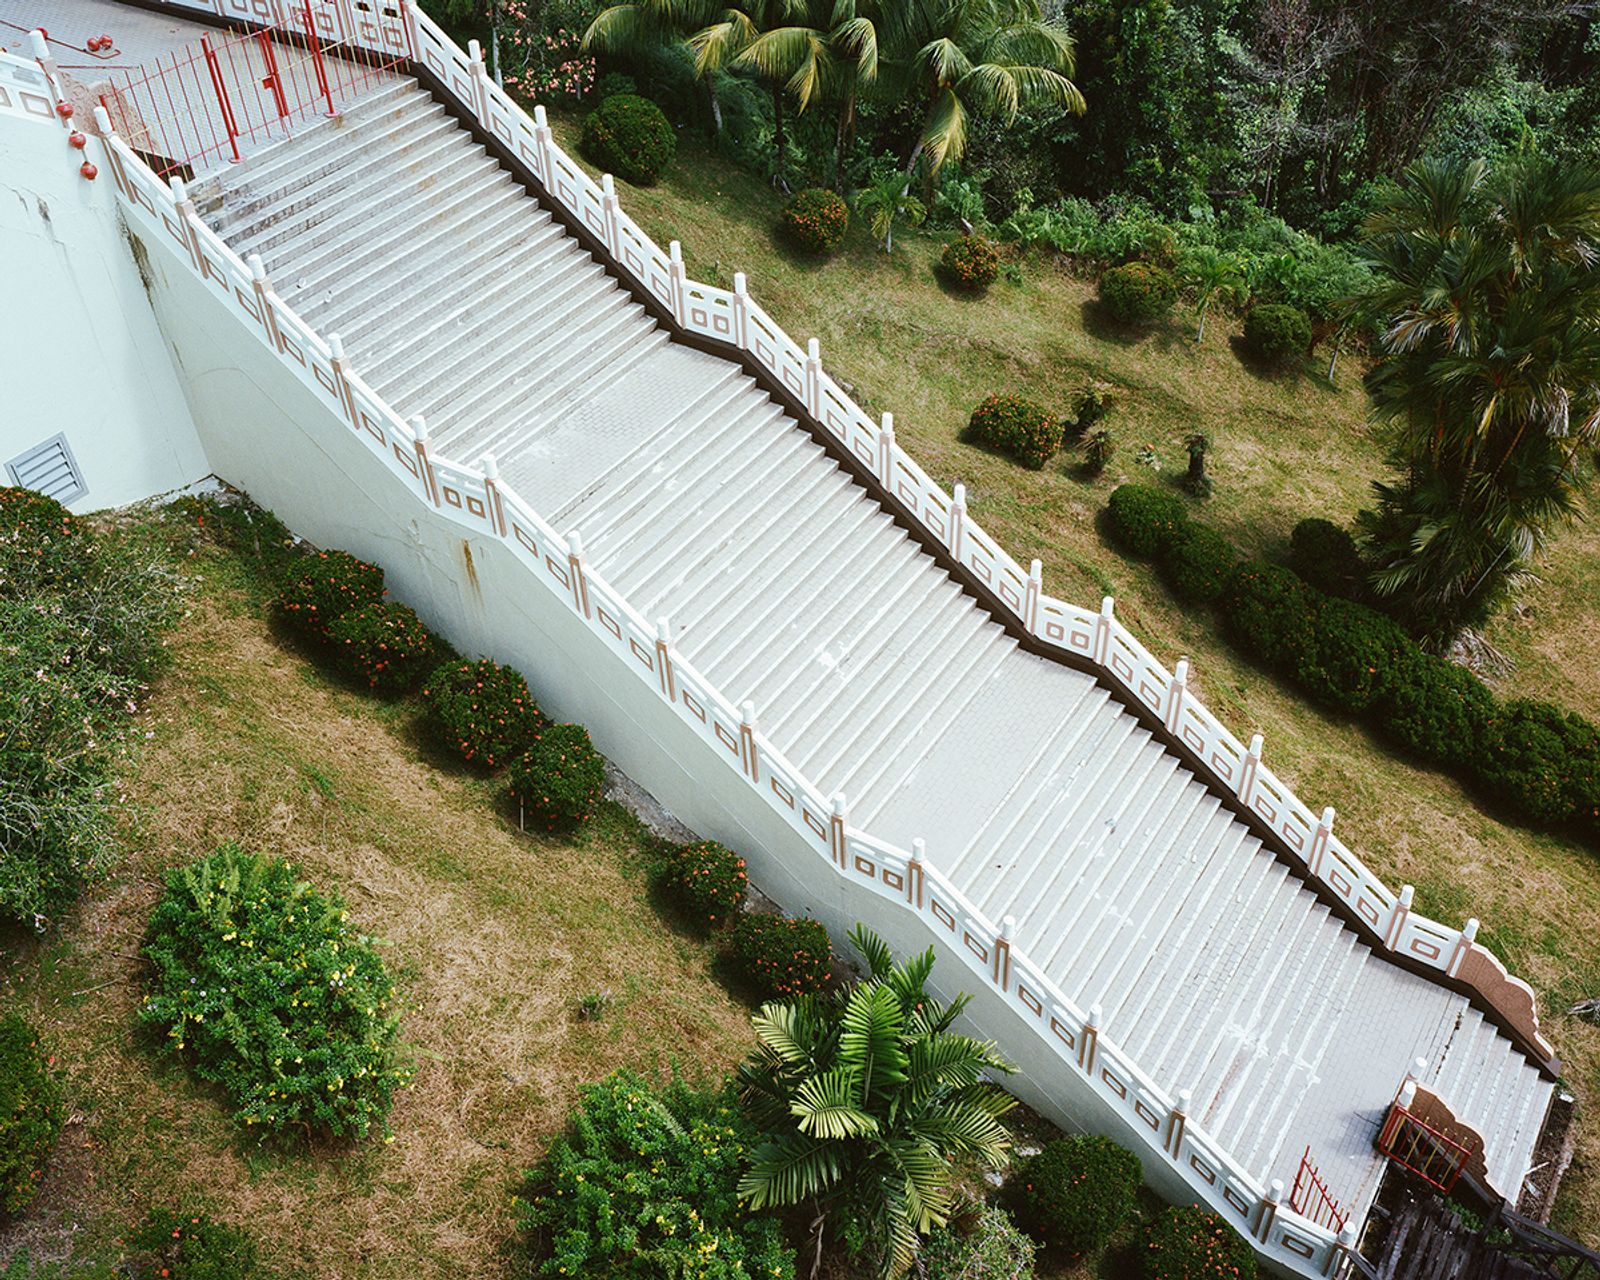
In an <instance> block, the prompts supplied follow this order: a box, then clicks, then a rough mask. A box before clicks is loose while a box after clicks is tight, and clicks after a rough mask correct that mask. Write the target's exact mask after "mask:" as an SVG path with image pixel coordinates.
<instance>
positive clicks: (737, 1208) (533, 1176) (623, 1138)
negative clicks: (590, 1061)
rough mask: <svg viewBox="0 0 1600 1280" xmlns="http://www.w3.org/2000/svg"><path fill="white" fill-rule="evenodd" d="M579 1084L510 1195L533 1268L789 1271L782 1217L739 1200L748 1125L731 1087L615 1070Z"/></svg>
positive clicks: (637, 1272)
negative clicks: (564, 1116)
mask: <svg viewBox="0 0 1600 1280" xmlns="http://www.w3.org/2000/svg"><path fill="white" fill-rule="evenodd" d="M579 1095H580V1097H581V1101H580V1103H579V1105H578V1110H577V1112H576V1113H575V1114H574V1115H573V1118H572V1126H571V1129H570V1131H569V1132H568V1133H567V1134H566V1135H565V1136H563V1137H560V1138H557V1139H556V1140H555V1142H553V1143H552V1144H551V1146H550V1153H549V1154H548V1155H547V1156H546V1157H545V1158H544V1161H543V1162H542V1163H541V1164H540V1165H539V1166H538V1167H537V1168H535V1169H532V1170H530V1171H529V1172H528V1173H527V1175H526V1179H525V1183H524V1186H523V1188H522V1190H521V1192H520V1193H519V1194H518V1195H517V1197H516V1199H515V1201H514V1207H515V1211H516V1215H517V1221H518V1225H519V1227H520V1228H521V1229H522V1230H524V1231H526V1232H528V1233H529V1234H530V1235H531V1237H532V1240H531V1243H532V1246H533V1250H534V1253H535V1257H536V1267H535V1271H536V1274H538V1275H542V1276H595V1277H600V1276H606V1277H613V1278H615V1280H624V1278H631V1280H657V1278H658V1277H662V1276H697V1277H706V1280H744V1278H746V1277H751V1278H753V1277H761V1278H762V1280H766V1278H767V1277H771V1278H772V1280H793V1277H794V1274H795V1260H794V1253H793V1251H792V1250H791V1249H789V1248H788V1247H787V1246H786V1245H785V1244H784V1242H783V1236H782V1233H781V1231H780V1230H779V1227H778V1224H777V1222H776V1221H775V1220H774V1219H772V1218H771V1217H768V1216H766V1215H764V1214H751V1213H749V1212H748V1211H747V1210H745V1209H744V1208H743V1207H742V1206H741V1205H740V1203H739V1192H738V1188H739V1179H740V1177H741V1176H742V1175H743V1173H744V1169H745V1152H746V1150H747V1149H748V1148H749V1147H750V1146H751V1144H752V1141H753V1135H752V1134H751V1132H750V1130H749V1127H748V1125H747V1124H746V1122H745V1120H744V1119H743V1117H742V1115H741V1113H740V1110H739V1107H738V1104H737V1102H736V1100H735V1099H734V1098H733V1097H732V1096H731V1095H730V1094H728V1093H726V1092H724V1093H720V1094H711V1093H704V1092H699V1091H696V1090H693V1089H689V1088H687V1087H685V1086H683V1085H678V1084H674V1085H670V1086H668V1087H666V1088H664V1089H656V1088H652V1087H651V1086H650V1085H649V1084H648V1083H646V1082H645V1081H644V1080H643V1079H642V1078H640V1077H639V1076H637V1075H634V1074H633V1073H632V1072H628V1071H620V1072H618V1073H617V1074H615V1075H612V1076H608V1077H607V1078H606V1079H604V1080H602V1081H600V1082H598V1083H596V1084H586V1085H583V1086H581V1088H580V1089H579Z"/></svg>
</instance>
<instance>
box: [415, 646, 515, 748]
mask: <svg viewBox="0 0 1600 1280" xmlns="http://www.w3.org/2000/svg"><path fill="white" fill-rule="evenodd" d="M422 696H423V697H424V698H426V699H427V702H428V714H429V715H430V717H431V718H432V720H433V725H434V728H435V729H436V730H437V732H438V734H439V737H440V738H441V739H442V740H443V741H444V742H447V743H449V744H450V748H451V749H452V750H453V751H455V752H456V754H457V755H459V756H460V757H461V758H462V759H463V760H466V761H469V762H471V763H472V764H476V765H481V766H483V767H484V768H485V769H498V768H500V767H501V766H502V765H505V764H509V763H510V762H511V761H512V760H513V759H515V758H516V757H517V756H519V755H521V754H522V753H523V752H525V751H526V750H527V749H528V746H529V744H530V743H532V741H533V735H534V734H536V733H538V732H539V730H540V728H541V727H542V726H543V725H544V723H545V718H544V714H543V713H542V712H541V711H540V710H539V707H538V704H537V703H535V702H534V700H533V695H532V694H531V693H529V692H528V682H527V681H526V680H524V679H523V678H522V676H521V675H520V674H519V673H518V672H516V671H514V670H512V669H511V668H510V667H502V666H501V665H500V664H499V663H498V662H492V661H490V660H489V659H488V658H482V659H480V660H479V661H477V662H446V663H445V664H444V665H443V666H440V667H436V668H435V669H434V671H433V674H432V675H430V676H429V677H428V683H427V686H426V687H425V688H424V689H423V690H422Z"/></svg>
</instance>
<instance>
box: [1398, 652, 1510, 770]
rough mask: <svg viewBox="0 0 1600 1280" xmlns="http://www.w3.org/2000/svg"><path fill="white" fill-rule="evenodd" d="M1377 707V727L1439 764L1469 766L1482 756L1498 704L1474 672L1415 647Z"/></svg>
mask: <svg viewBox="0 0 1600 1280" xmlns="http://www.w3.org/2000/svg"><path fill="white" fill-rule="evenodd" d="M1376 711H1377V721H1378V727H1379V728H1380V729H1381V730H1382V731H1383V733H1384V734H1385V735H1386V736H1387V737H1389V738H1390V739H1391V740H1393V741H1394V742H1396V743H1398V744H1399V745H1400V746H1401V747H1403V748H1405V749H1406V750H1407V751H1410V752H1413V753H1414V754H1416V755H1418V756H1421V757H1422V758H1423V759H1424V760H1428V761H1431V762H1433V763H1435V764H1444V765H1464V764H1471V763H1472V762H1474V761H1475V760H1476V759H1477V758H1478V754H1479V751H1480V750H1481V748H1482V744H1483V738H1484V734H1485V733H1486V732H1487V730H1488V726H1489V721H1490V720H1491V719H1492V718H1493V716H1494V712H1495V703H1494V696H1493V695H1492V694H1491V693H1490V692H1489V690H1488V689H1486V688H1485V687H1484V684H1483V681H1481V680H1479V679H1478V678H1477V677H1476V676H1475V675H1473V674H1472V673H1471V672H1470V671H1468V670H1466V669H1465V668H1464V667H1460V666H1457V665H1456V664H1455V663H1453V662H1446V661H1445V660H1444V659H1443V658H1436V657H1434V656H1433V655H1432V654H1430V653H1423V652H1422V650H1420V649H1418V648H1416V647H1415V646H1412V648H1410V649H1409V650H1408V651H1406V652H1405V653H1404V654H1402V655H1401V657H1400V659H1399V660H1398V662H1397V663H1396V667H1395V672H1394V676H1393V678H1392V679H1391V680H1390V682H1389V689H1388V695H1387V696H1386V697H1385V698H1384V699H1383V701H1382V702H1381V703H1380V704H1379V705H1378V707H1377V709H1376Z"/></svg>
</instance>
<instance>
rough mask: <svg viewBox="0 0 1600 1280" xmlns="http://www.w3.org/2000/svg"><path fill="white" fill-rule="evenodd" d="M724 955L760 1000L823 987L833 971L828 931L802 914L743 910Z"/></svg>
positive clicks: (783, 997)
mask: <svg viewBox="0 0 1600 1280" xmlns="http://www.w3.org/2000/svg"><path fill="white" fill-rule="evenodd" d="M728 957H729V959H730V960H731V961H732V962H733V964H734V967H735V968H736V969H737V971H738V973H739V974H740V976H742V977H743V978H744V980H745V981H746V982H747V983H748V984H749V986H750V988H751V990H752V991H753V992H754V993H755V994H756V996H757V998H758V999H760V1000H763V1001H765V1000H787V999H790V998H791V997H793V996H804V995H812V994H814V993H816V992H819V991H825V990H827V987H828V982H829V979H830V975H831V974H832V972H833V946H832V944H831V943H830V942H829V941H828V931H827V930H826V929H824V928H823V927H822V926H821V925H820V924H818V923H817V922H816V921H815V920H807V919H804V918H801V919H790V918H789V917H788V916H769V915H761V914H755V913H751V912H746V913H745V914H744V915H741V916H740V917H739V922H738V923H737V924H736V925H734V926H733V936H732V937H731V938H730V939H729V940H728Z"/></svg>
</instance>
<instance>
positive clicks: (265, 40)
mask: <svg viewBox="0 0 1600 1280" xmlns="http://www.w3.org/2000/svg"><path fill="white" fill-rule="evenodd" d="M256 39H258V40H259V41H260V42H261V57H262V58H263V60H265V62H266V64H267V78H266V79H265V80H263V81H262V82H261V83H262V84H263V85H265V86H266V87H267V88H268V89H271V90H272V101H273V105H274V106H276V107H277V108H278V119H279V120H280V121H281V120H287V119H288V118H289V103H288V100H287V99H286V98H285V97H284V96H283V77H282V76H280V75H279V74H278V55H277V52H276V51H275V50H274V49H273V47H272V32H270V31H258V32H256Z"/></svg>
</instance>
